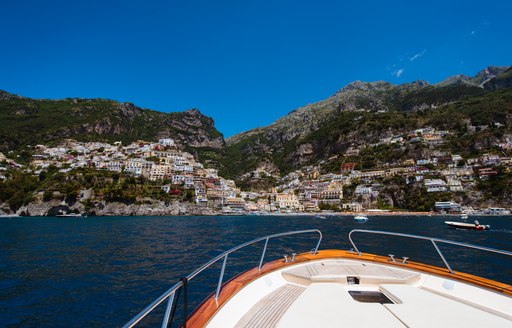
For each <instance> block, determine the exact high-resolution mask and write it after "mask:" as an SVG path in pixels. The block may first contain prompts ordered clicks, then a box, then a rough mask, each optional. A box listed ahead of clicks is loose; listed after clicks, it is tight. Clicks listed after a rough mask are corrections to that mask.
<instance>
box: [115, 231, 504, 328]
mask: <svg viewBox="0 0 512 328" xmlns="http://www.w3.org/2000/svg"><path fill="white" fill-rule="evenodd" d="M305 233H316V234H318V236H319V237H318V241H317V242H316V245H315V247H314V248H313V249H312V250H311V251H310V252H307V253H302V254H292V256H291V257H285V259H284V260H276V261H272V262H268V263H264V260H265V254H266V251H267V246H268V243H269V240H270V239H273V238H278V237H282V236H289V235H296V234H305ZM356 233H358V234H362V233H365V234H379V235H386V236H398V237H402V238H412V239H416V240H425V241H428V242H430V243H431V244H432V246H433V248H434V249H435V251H436V252H437V253H438V255H439V257H440V259H441V260H442V262H443V263H444V265H445V267H444V268H441V267H436V266H432V265H427V264H423V263H419V262H413V261H409V259H408V258H407V257H404V258H402V259H396V258H395V256H394V255H392V254H389V255H388V256H381V255H374V254H367V253H362V252H361V251H360V250H359V248H358V247H357V245H356V244H355V243H354V241H353V238H352V237H353V235H354V234H356ZM348 238H349V241H350V243H351V244H352V247H353V250H351V251H344V250H319V246H320V243H321V241H322V233H321V232H320V231H319V230H316V229H314V230H302V231H293V232H287V233H281V234H275V235H270V236H265V237H261V238H257V239H255V240H252V241H249V242H247V243H244V244H241V245H238V246H236V247H234V248H232V249H230V250H228V251H226V252H224V253H222V254H220V255H219V256H217V257H215V258H214V259H212V260H211V261H209V262H208V263H206V264H205V265H203V266H202V267H200V268H198V269H197V270H195V271H194V272H192V273H191V274H189V275H188V276H186V277H184V278H182V279H181V281H179V282H177V283H176V284H175V285H174V286H172V287H171V288H170V289H169V290H168V291H166V292H165V293H163V294H162V295H161V296H160V297H159V298H157V299H156V300H155V301H154V302H153V303H151V304H150V305H148V306H147V307H146V308H145V309H144V310H142V311H141V312H140V313H139V314H138V315H137V316H135V317H134V318H133V319H132V320H131V321H130V322H128V323H127V324H126V325H125V326H124V327H133V326H135V325H136V324H137V323H139V321H141V320H142V319H143V318H144V317H145V316H146V315H148V314H149V313H151V312H152V311H153V310H154V309H155V308H156V307H157V306H158V305H160V304H166V306H165V313H164V316H163V319H162V325H161V326H162V327H168V326H169V325H170V324H172V320H173V317H174V313H175V307H176V304H177V301H178V300H177V299H178V298H179V295H180V294H182V295H183V297H182V299H183V303H184V306H183V310H184V321H183V324H182V326H183V327H209V328H213V327H222V328H225V327H290V328H291V327H293V328H295V327H465V328H466V327H475V328H481V327H486V328H487V327H512V286H511V285H508V284H504V283H500V282H497V281H494V280H490V279H486V278H482V277H478V276H474V275H470V274H466V273H462V272H457V271H454V270H453V269H452V267H451V265H450V264H449V262H448V260H447V259H446V257H445V256H444V254H443V253H442V252H441V250H440V248H439V247H438V244H448V245H453V246H460V247H465V248H472V249H477V250H481V251H485V252H491V253H497V254H503V255H506V256H512V252H509V251H502V250H497V249H493V248H488V247H482V246H476V245H471V244H466V243H460V242H454V241H449V240H443V239H438V238H432V237H425V236H417V235H409V234H401V233H393V232H386V231H372V230H361V229H356V230H352V231H351V232H350V233H349V236H348ZM263 241H264V246H263V251H262V254H261V257H260V261H259V264H258V266H256V267H254V268H253V269H250V270H248V271H246V272H244V273H242V274H240V275H238V276H236V277H234V278H232V279H231V280H229V281H228V282H226V283H224V284H223V280H224V269H225V268H226V262H227V260H228V256H229V255H230V254H231V253H233V252H235V251H237V250H239V249H241V248H243V247H246V246H249V245H252V244H255V243H259V242H263ZM507 259H510V258H509V257H507ZM220 260H222V268H221V271H220V275H219V281H218V284H217V288H216V290H215V291H213V293H212V295H211V296H210V297H208V298H207V299H206V300H204V301H203V302H202V303H201V304H200V305H199V306H198V308H196V309H195V310H194V311H193V312H192V313H188V309H187V286H188V284H189V282H190V281H191V280H193V279H194V278H195V277H196V276H197V275H199V274H200V273H201V272H203V271H204V270H205V269H206V268H208V267H210V266H211V265H213V264H214V263H216V262H218V261H220Z"/></svg>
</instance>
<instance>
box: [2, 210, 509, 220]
mask: <svg viewBox="0 0 512 328" xmlns="http://www.w3.org/2000/svg"><path fill="white" fill-rule="evenodd" d="M358 214H359V215H360V214H364V215H367V216H370V217H371V216H423V217H432V216H433V217H439V216H448V217H460V216H461V215H462V214H443V213H436V212H391V211H390V212H381V211H376V212H373V211H370V212H369V211H362V212H327V213H323V212H317V213H297V212H296V213H258V214H256V213H211V214H163V215H154V214H153V215H152V214H150V213H148V214H143V215H119V214H118V215H82V216H69V217H66V216H46V215H29V216H22V215H17V214H13V215H9V214H7V215H0V220H1V219H16V218H59V219H66V220H70V219H71V220H72V219H87V218H101V217H105V218H108V217H198V216H204V217H211V216H226V217H230V216H239V217H241V216H247V217H258V216H307V217H313V218H314V217H317V216H324V217H339V216H355V215H358ZM467 215H468V216H478V217H481V216H484V217H501V216H503V217H507V216H512V215H495V214H483V213H475V214H467Z"/></svg>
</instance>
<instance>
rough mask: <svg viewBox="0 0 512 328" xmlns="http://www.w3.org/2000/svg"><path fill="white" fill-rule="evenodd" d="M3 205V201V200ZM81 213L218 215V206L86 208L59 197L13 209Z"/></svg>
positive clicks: (149, 203) (151, 203) (0, 211)
mask: <svg viewBox="0 0 512 328" xmlns="http://www.w3.org/2000/svg"><path fill="white" fill-rule="evenodd" d="M4 205H5V204H4ZM71 213H74V214H82V215H87V216H166V215H218V214H220V211H219V210H215V209H212V208H209V207H204V206H198V205H196V204H193V203H180V202H171V203H165V202H162V201H157V200H146V201H145V202H144V203H135V204H124V203H119V202H111V203H104V202H95V203H92V204H89V205H88V207H87V208H86V207H85V206H84V204H82V203H81V202H76V203H74V204H73V205H72V206H70V205H69V204H65V203H62V202H61V201H59V200H55V199H54V200H51V201H48V202H34V203H30V204H28V205H25V206H22V207H20V208H19V209H18V211H16V213H15V214H16V215H19V216H57V215H61V214H71ZM10 214H14V213H11V212H10V210H9V209H8V206H0V215H10Z"/></svg>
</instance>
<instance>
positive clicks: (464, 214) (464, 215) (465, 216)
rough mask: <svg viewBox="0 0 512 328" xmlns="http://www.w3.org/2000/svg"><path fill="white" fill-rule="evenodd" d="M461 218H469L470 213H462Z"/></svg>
mask: <svg viewBox="0 0 512 328" xmlns="http://www.w3.org/2000/svg"><path fill="white" fill-rule="evenodd" d="M460 219H461V220H467V219H468V215H467V214H466V213H463V214H461V215H460Z"/></svg>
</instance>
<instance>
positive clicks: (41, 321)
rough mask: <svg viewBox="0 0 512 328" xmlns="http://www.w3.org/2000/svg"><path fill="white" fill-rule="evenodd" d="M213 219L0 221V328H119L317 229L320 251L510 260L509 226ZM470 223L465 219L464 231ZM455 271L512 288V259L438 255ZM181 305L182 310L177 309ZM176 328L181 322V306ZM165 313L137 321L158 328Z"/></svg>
mask: <svg viewBox="0 0 512 328" xmlns="http://www.w3.org/2000/svg"><path fill="white" fill-rule="evenodd" d="M369 218H370V219H369V221H368V222H366V223H363V224H361V223H356V222H354V221H353V219H352V216H334V217H329V216H328V217H327V218H326V219H325V220H320V219H314V217H312V216H217V217H215V216H213V217H89V218H79V219H75V218H47V217H44V218H37V217H30V218H13V219H0V326H5V327H28V326H30V327H33V326H37V327H119V326H122V325H123V324H124V323H126V322H127V321H128V320H130V319H131V318H132V317H133V316H134V315H135V314H137V313H138V312H139V311H140V310H142V309H143V308H144V307H145V306H147V305H148V304H149V303H150V302H151V301H153V300H154V299H155V298H157V297H158V296H159V295H160V294H162V293H163V292H164V291H165V290H167V289H168V288H169V287H170V286H172V285H173V284H174V283H176V282H177V281H178V280H179V278H180V277H182V276H185V275H187V274H188V273H190V272H192V271H193V270H194V269H195V268H197V267H198V266H200V265H202V264H203V263H205V262H207V261H208V260H209V259H211V258H212V257H214V256H216V255H218V254H220V253H222V252H223V251H225V250H227V249H229V248H231V247H233V246H236V245H238V244H240V243H243V242H246V241H249V240H252V239H254V238H258V237H261V236H265V235H269V234H274V233H280V232H286V231H292V230H302V229H313V228H316V229H320V230H321V231H322V233H323V235H324V238H323V241H322V244H321V246H320V249H329V248H338V249H340V248H341V249H349V248H350V244H349V242H348V233H349V232H350V231H351V230H352V229H356V228H359V229H373V230H386V231H393V232H401V233H409V234H419V235H426V236H432V237H437V238H443V239H450V240H455V241H460V242H467V243H473V244H477V245H482V246H487V247H492V248H499V249H503V250H508V251H512V217H478V220H479V221H480V223H481V224H490V225H491V228H492V230H490V231H464V230H453V229H449V228H448V227H447V226H445V224H444V223H443V222H444V221H445V220H447V219H449V220H454V221H455V220H457V219H456V218H454V217H451V218H450V217H442V216H432V217H427V216H369ZM475 218H476V217H470V219H469V222H471V221H472V220H474V219H475ZM354 239H355V241H356V243H357V246H358V247H359V249H360V250H361V251H363V252H371V253H378V254H383V255H386V254H389V253H392V254H395V255H396V257H398V258H400V257H402V256H408V257H409V258H410V260H412V261H423V262H427V263H431V264H435V265H438V266H442V265H443V263H442V261H441V260H440V259H439V258H438V256H437V254H436V253H435V250H434V249H433V247H432V245H431V243H430V242H428V241H412V240H408V239H403V238H397V237H391V238H389V237H384V236H372V235H365V234H357V235H355V236H354ZM316 241H317V235H316V234H308V235H301V236H293V237H283V238H280V239H275V240H274V239H273V240H271V241H270V242H269V245H268V253H267V256H266V260H269V261H270V260H275V259H278V258H280V257H282V255H283V254H288V255H289V254H291V253H292V252H297V253H299V252H305V251H309V250H310V249H312V248H313V247H314V246H315V244H316ZM440 247H441V249H442V251H443V252H444V254H445V256H446V258H447V259H448V261H449V262H450V264H451V265H452V267H453V269H454V270H460V271H465V272H468V273H473V274H477V275H481V276H485V277H489V278H492V279H496V280H499V281H502V282H505V283H508V284H512V258H509V257H507V256H503V255H490V254H486V253H484V252H480V251H474V250H465V249H462V248H459V247H453V246H444V245H440ZM262 248H263V242H260V243H258V244H256V245H253V246H249V247H247V248H245V249H242V250H240V251H238V252H237V253H234V254H232V255H230V257H229V260H228V266H227V269H226V274H225V278H224V281H226V280H227V279H229V278H230V277H232V276H233V275H235V274H237V273H240V272H242V271H245V270H247V269H249V268H252V267H254V266H256V265H257V264H258V261H259V258H260V255H261V251H262ZM219 273H220V263H218V264H217V265H214V266H213V267H212V268H211V269H208V270H206V271H204V272H203V273H202V274H200V275H199V276H198V277H197V278H196V279H194V280H192V281H191V282H190V285H189V304H188V309H189V312H190V310H191V309H193V308H194V307H195V306H197V304H199V302H200V301H201V300H202V299H203V298H204V297H206V296H207V295H209V294H210V293H211V292H213V291H214V289H215V285H216V282H217V281H218V277H219ZM181 301H182V299H181V300H180V302H181ZM180 302H178V304H180V305H179V306H178V310H177V313H178V315H177V319H176V320H175V324H176V323H178V324H179V320H180V318H182V314H181V313H182V311H183V310H182V305H181V303H180ZM161 314H162V311H159V312H158V311H157V312H156V314H155V316H152V317H150V318H149V319H148V320H147V321H143V322H144V323H145V326H151V325H153V324H159V323H160V321H159V320H161V317H158V318H156V316H157V315H158V316H160V315H161Z"/></svg>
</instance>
